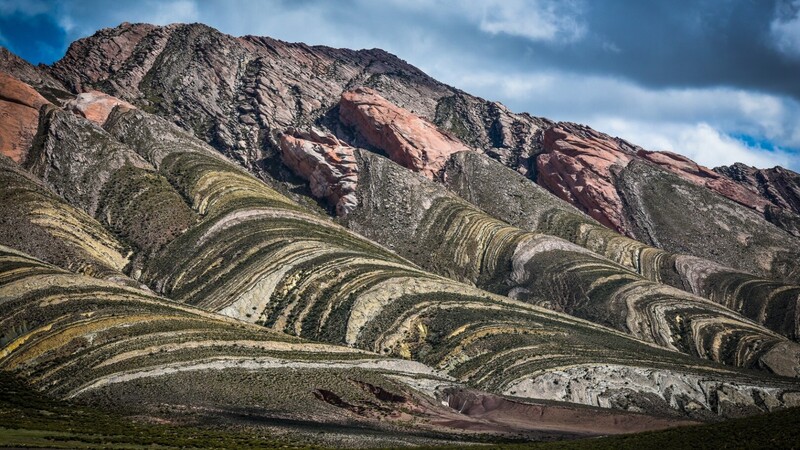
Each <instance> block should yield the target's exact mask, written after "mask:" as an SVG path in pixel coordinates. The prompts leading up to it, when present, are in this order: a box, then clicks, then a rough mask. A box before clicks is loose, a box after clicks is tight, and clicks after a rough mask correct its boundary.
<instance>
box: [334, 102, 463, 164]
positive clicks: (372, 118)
mask: <svg viewBox="0 0 800 450" xmlns="http://www.w3.org/2000/svg"><path fill="white" fill-rule="evenodd" d="M339 118H340V119H341V121H342V123H344V124H345V125H347V126H350V127H353V128H355V130H356V132H357V133H358V134H359V135H360V136H362V137H363V138H364V140H365V141H366V142H367V143H368V144H369V145H372V146H374V147H377V148H380V149H381V150H383V151H385V152H386V154H387V155H389V158H391V159H392V161H395V162H396V163H398V164H400V165H401V166H403V167H406V168H408V169H411V170H413V171H415V172H419V173H421V174H423V175H425V176H426V177H428V178H431V179H433V178H436V177H437V176H438V175H439V173H440V172H441V171H442V169H443V168H444V164H445V162H446V161H447V158H448V157H449V156H450V155H452V154H453V153H456V152H460V151H464V150H469V148H468V147H467V146H465V145H464V144H462V143H461V142H460V141H458V140H457V139H455V138H453V137H451V136H449V135H446V134H444V133H442V132H441V131H440V130H439V129H438V128H436V126H435V125H433V124H431V123H430V122H428V121H426V120H424V119H422V118H420V117H418V116H416V115H414V114H412V113H410V112H409V111H407V110H406V109H403V108H400V107H398V106H395V105H394V104H392V103H390V102H389V101H387V100H386V99H385V98H383V97H381V96H380V95H379V94H378V93H377V92H375V91H373V90H372V89H368V88H358V89H355V90H352V91H347V92H345V93H343V94H342V100H341V101H340V102H339Z"/></svg>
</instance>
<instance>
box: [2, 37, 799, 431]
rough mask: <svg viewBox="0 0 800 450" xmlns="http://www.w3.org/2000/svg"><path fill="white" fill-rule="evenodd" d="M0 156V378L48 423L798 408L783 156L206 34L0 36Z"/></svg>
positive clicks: (470, 425) (427, 422) (251, 424)
mask: <svg viewBox="0 0 800 450" xmlns="http://www.w3.org/2000/svg"><path fill="white" fill-rule="evenodd" d="M0 153H2V155H0V179H2V182H1V183H0V369H1V370H2V371H3V372H5V373H6V375H7V376H8V377H10V378H9V379H13V380H14V381H13V383H17V384H8V386H17V387H14V388H13V389H15V391H14V392H16V393H17V394H14V395H22V394H21V392H23V391H24V392H28V394H25V395H31V396H33V397H31V398H36V399H37V400H36V401H37V402H40V403H41V402H43V403H41V404H43V405H47V406H41V407H40V408H39V409H38V410H37V411H43V410H45V409H46V408H52V409H53V410H54V411H55V410H58V411H61V410H63V408H67V410H74V411H89V410H88V409H86V408H94V409H91V411H99V412H100V413H101V414H103V415H110V416H109V417H119V420H124V421H132V422H134V423H135V424H138V425H135V426H140V427H150V426H152V427H156V428H153V429H152V430H162V428H158V427H167V429H172V430H189V431H187V433H201V434H202V433H223V434H222V435H224V436H228V437H227V438H226V439H233V440H234V441H235V442H238V443H239V444H241V443H242V442H243V441H241V440H238V439H243V438H241V434H242V433H244V434H245V435H247V436H250V437H248V438H247V439H251V437H253V436H268V437H269V439H273V440H275V441H274V442H277V443H278V444H276V445H294V446H302V445H322V446H337V447H342V446H347V447H373V446H385V447H394V446H399V445H440V444H458V445H461V444H464V443H475V444H477V443H483V444H486V443H507V442H520V441H524V442H527V441H531V442H532V441H543V440H556V439H574V438H585V437H594V436H605V435H613V434H624V433H637V432H644V431H655V430H662V429H666V428H672V427H678V426H688V425H698V426H701V427H702V426H712V427H713V426H717V425H708V424H709V423H716V422H722V421H728V420H734V419H737V418H742V417H750V416H753V415H756V414H767V413H770V414H783V413H786V412H787V411H788V412H791V411H795V410H793V409H792V408H795V407H800V175H798V174H797V173H794V172H792V171H790V170H788V169H784V168H781V167H776V168H772V169H758V168H754V167H749V166H746V165H743V164H735V165H732V166H728V167H717V168H714V169H709V168H707V167H704V166H702V165H699V164H697V163H696V162H694V161H692V160H690V159H689V158H686V157H684V156H682V155H678V154H675V153H671V152H664V151H657V149H644V148H642V147H640V146H638V145H636V144H634V143H630V142H627V141H625V140H623V139H620V138H617V137H613V136H610V135H608V134H605V133H602V132H600V131H597V130H593V129H592V128H590V127H587V126H584V125H580V124H575V123H570V122H554V121H552V120H549V119H546V118H540V117H534V116H532V115H530V114H527V113H514V112H512V111H510V110H509V109H508V108H506V107H505V106H503V105H502V104H499V103H496V102H492V101H488V100H484V99H481V98H478V97H475V96H472V95H470V94H468V93H465V92H463V91H460V90H458V89H456V88H453V87H450V86H447V85H445V84H443V83H441V82H438V81H436V80H434V79H432V78H430V77H429V76H427V75H426V74H425V73H423V72H422V71H420V70H419V69H417V68H415V67H413V66H411V65H410V64H408V63H406V62H405V61H402V60H401V59H399V58H397V57H395V56H393V55H391V54H389V53H386V52H384V51H382V50H377V49H373V50H359V51H353V50H346V49H333V48H328V47H320V46H308V45H305V44H292V43H286V42H282V41H279V40H275V39H271V38H268V37H254V36H245V37H233V36H229V35H225V34H223V33H220V32H218V31H216V30H214V29H212V28H210V27H208V26H205V25H200V24H191V25H185V24H173V25H168V26H155V25H148V24H129V23H123V24H121V25H120V26H118V27H116V28H109V29H104V30H100V31H98V32H97V33H95V34H94V35H93V36H90V37H87V38H84V39H80V40H78V41H76V42H74V43H73V44H72V45H71V46H70V47H69V50H68V51H67V54H66V55H65V56H64V57H63V58H62V59H61V60H59V61H57V62H56V63H54V64H52V65H49V66H48V65H39V66H37V67H34V66H32V65H30V64H28V63H27V62H25V61H24V60H22V59H20V58H18V57H16V56H15V55H13V54H12V53H10V52H8V51H7V50H5V49H2V50H1V51H0ZM4 376H5V375H4ZM9 383H10V382H9ZM9 389H11V388H9ZM0 400H2V399H0ZM40 403H37V404H40ZM10 404H13V402H11V403H10ZM2 405H5V403H2V401H0V406H2ZM14 408H23V407H22V406H14ZM42 408H44V409H42ZM18 410H19V409H13V408H12V409H11V410H9V411H12V413H13V414H16V412H15V411H18ZM782 410H786V411H784V412H783V413H782V412H781V411H782ZM19 411H21V410H19ZM12 413H9V414H12ZM20 414H22V413H20ZM26 414H29V413H26ZM48 414H51V415H54V414H55V413H48ZM81 414H94V413H87V412H82V413H81ZM25 417H28V416H25ZM43 417H44V416H43ZM87 417H88V416H87ZM775 417H779V416H775ZM780 417H783V416H780ZM42 420H43V422H42V423H48V424H52V423H56V422H54V421H55V420H56V419H55V418H53V417H51V418H50V419H47V418H46V417H45V419H42ZM59 420H60V419H59ZM70 420H71V419H70ZM14 423H16V422H14ZM59 423H61V422H59ZM102 423H106V422H102ZM703 424H706V425H703ZM48 426H51V425H48ZM53 426H54V425H53ZM3 427H5V425H0V435H2V433H3V431H2V430H3V429H4V428H3ZM69 429H70V430H72V431H70V433H77V432H79V431H80V427H77V428H76V427H75V426H71V428H69ZM701 429H702V428H701ZM76 430H77V431H76ZM84 431H87V430H84ZM87 432H88V431H87ZM97 432H98V433H99V432H102V430H100V431H97ZM160 432H161V431H158V432H156V431H152V432H151V433H156V435H157V434H158V433H160ZM323 432H324V433H323ZM119 433H123V434H124V433H125V432H118V434H119ZM224 433H234V434H224ZM236 433H239V434H236ZM175 436H177V435H175ZM643 436H645V437H644V438H643V439H650V438H648V437H647V436H658V435H657V434H653V435H643ZM63 439H68V437H64V438H63ZM174 439H178V438H177V437H175V438H174ZM181 439H183V438H181ZM264 439H267V438H266V437H264ZM154 442H155V441H154ZM159 442H162V441H159ZM164 442H166V443H167V444H169V443H170V441H169V440H167V441H163V442H162V444H163V443H164ZM186 442H189V441H180V443H179V442H178V441H174V442H172V443H173V444H175V446H186V445H188V446H192V445H190V444H187V443H186ZM220 442H221V441H220ZM225 442H227V441H225ZM247 442H250V441H247ZM264 442H266V441H264ZM270 442H273V441H270ZM645 442H650V441H645ZM239 444H236V445H235V446H241V445H239ZM160 445H161V444H160ZM248 445H249V444H248ZM198 446H199V444H198Z"/></svg>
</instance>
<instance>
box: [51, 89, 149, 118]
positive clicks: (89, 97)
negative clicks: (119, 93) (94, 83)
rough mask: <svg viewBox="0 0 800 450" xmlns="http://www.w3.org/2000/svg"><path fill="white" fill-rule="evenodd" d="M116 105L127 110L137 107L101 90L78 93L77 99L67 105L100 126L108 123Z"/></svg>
mask: <svg viewBox="0 0 800 450" xmlns="http://www.w3.org/2000/svg"><path fill="white" fill-rule="evenodd" d="M116 106H121V107H123V108H125V109H126V110H131V109H136V107H135V106H133V105H131V104H130V103H128V102H126V101H124V100H120V99H118V98H116V97H112V96H110V95H108V94H105V93H103V92H100V91H89V92H84V93H83V94H78V96H77V97H75V99H73V100H70V101H69V102H67V104H66V105H65V107H66V108H67V109H70V110H72V112H74V113H76V114H78V115H80V116H83V117H85V118H87V119H88V120H91V121H92V122H94V123H96V124H98V125H100V126H102V125H103V124H104V123H106V120H107V119H108V115H109V114H111V110H113V109H114V108H115V107H116Z"/></svg>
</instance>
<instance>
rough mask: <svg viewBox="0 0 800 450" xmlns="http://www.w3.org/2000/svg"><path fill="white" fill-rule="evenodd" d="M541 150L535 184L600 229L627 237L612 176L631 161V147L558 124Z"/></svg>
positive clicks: (588, 130)
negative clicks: (590, 219) (597, 223)
mask: <svg viewBox="0 0 800 450" xmlns="http://www.w3.org/2000/svg"><path fill="white" fill-rule="evenodd" d="M543 148H544V153H542V154H541V155H539V156H538V158H537V159H536V169H537V180H536V181H537V182H538V183H539V184H541V185H542V186H544V187H546V188H547V189H548V190H550V192H552V193H554V194H556V195H557V196H558V197H560V198H562V199H564V200H566V201H568V202H570V203H572V204H573V205H576V206H578V207H579V208H580V209H582V210H584V211H585V212H586V213H588V214H589V215H590V216H592V217H593V218H594V219H597V220H598V221H599V222H600V223H602V224H603V225H606V226H608V227H610V228H612V229H614V230H617V231H619V232H620V233H625V234H629V233H628V230H627V227H626V225H625V219H624V212H623V205H622V200H621V198H620V196H619V193H618V192H617V189H616V187H615V186H614V173H615V172H616V171H618V170H621V169H622V168H624V167H625V166H627V165H628V163H629V162H630V161H631V160H632V159H633V158H634V157H635V154H634V152H633V147H632V146H631V145H630V144H628V143H627V142H625V141H622V140H620V139H614V138H612V137H610V136H608V135H605V134H603V133H599V132H597V131H594V130H592V129H591V128H589V127H585V126H581V125H577V124H570V123H560V124H558V125H557V126H554V127H551V128H548V129H547V130H546V131H545V132H544V138H543Z"/></svg>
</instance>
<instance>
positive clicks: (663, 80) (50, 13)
mask: <svg viewBox="0 0 800 450" xmlns="http://www.w3.org/2000/svg"><path fill="white" fill-rule="evenodd" d="M110 5H113V7H111V6H110ZM126 21H127V22H148V23H154V24H161V25H165V24H169V23H174V22H202V23H205V24H208V25H210V26H212V27H214V28H217V29H219V30H221V31H222V32H225V33H228V34H231V35H234V36H242V35H246V34H252V35H260V36H270V37H274V38H277V39H282V40H286V41H290V42H306V43H308V44H319V45H329V46H334V47H347V48H354V49H360V48H382V49H384V50H387V51H389V52H391V53H394V54H396V55H398V56H399V57H401V58H403V59H405V60H406V61H408V62H409V63H411V64H413V65H415V66H417V67H419V68H420V69H422V70H423V71H425V72H426V73H428V74H429V75H431V76H433V77H434V78H436V79H438V80H440V81H443V82H445V83H447V84H450V85H453V86H455V87H457V88H460V89H463V90H465V91H467V92H469V93H471V94H475V95H478V96H481V97H484V98H486V99H489V100H496V101H500V102H502V103H503V104H505V105H506V106H508V107H509V108H510V109H511V110H513V111H515V112H529V113H531V114H533V115H536V116H544V117H548V118H551V119H554V120H568V121H572V122H579V123H585V124H588V125H590V126H592V127H593V128H595V129H598V130H600V131H604V132H606V133H609V134H611V135H615V136H619V137H622V138H624V139H627V140H629V141H631V142H633V143H635V144H638V145H641V146H643V147H645V148H647V149H650V150H671V151H675V152H678V153H681V154H684V155H686V156H689V157H690V158H693V159H695V160H696V161H697V162H699V163H701V164H704V165H707V166H711V167H714V166H718V165H724V164H732V163H734V162H744V163H746V164H750V165H754V166H757V167H761V168H764V167H773V166H775V165H781V166H784V167H789V168H791V169H794V170H795V171H798V170H800V126H798V125H800V0H664V1H655V0H527V1H526V0H460V1H458V0H383V1H378V0H338V1H333V0H331V1H309V0H294V1H291V0H283V1H282V0H163V1H156V0H134V1H131V0H118V1H116V2H113V3H112V2H108V1H106V0H74V1H67V0H0V45H2V46H5V47H7V48H8V49H9V50H11V51H12V52H14V53H16V54H18V55H20V56H22V57H23V58H25V59H27V60H28V61H30V62H32V63H52V62H53V61H56V60H58V59H59V58H60V57H62V56H63V55H64V53H65V51H66V49H67V47H68V45H69V43H70V42H72V41H74V40H76V39H78V38H81V37H85V36H89V35H91V34H93V33H94V32H95V31H96V30H98V29H100V28H104V27H112V26H116V25H118V24H119V23H121V22H126Z"/></svg>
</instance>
